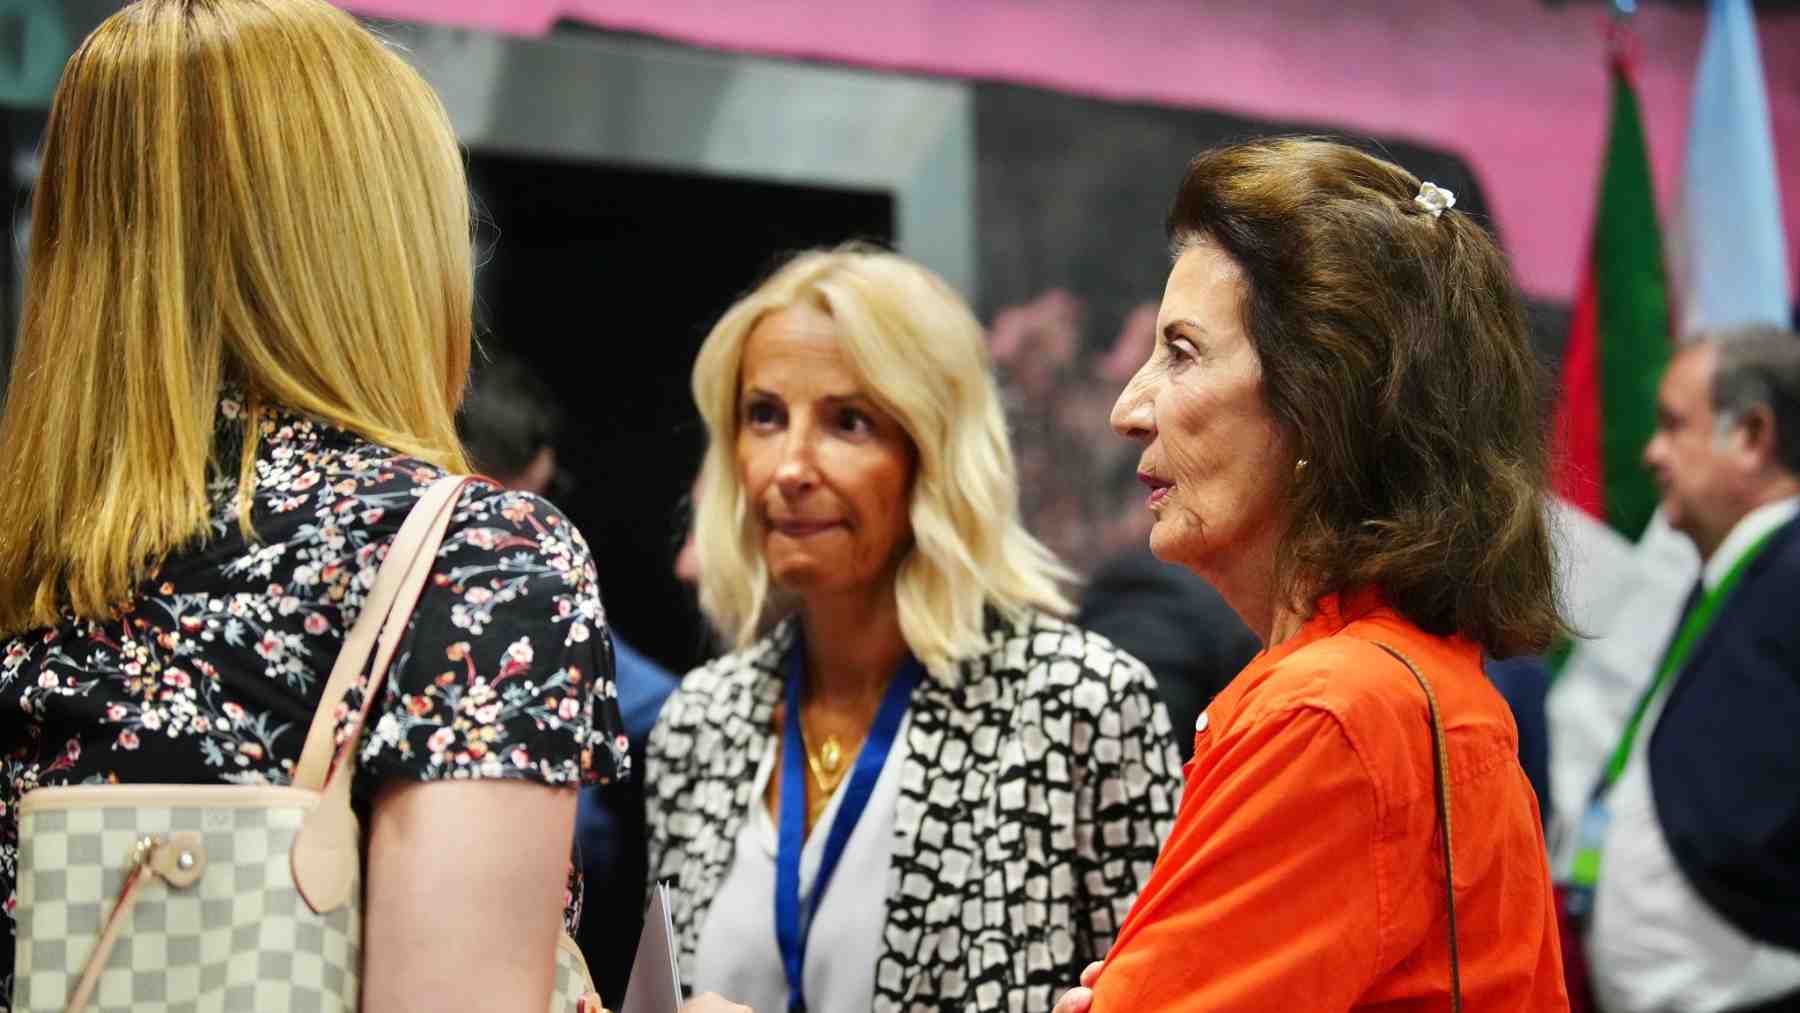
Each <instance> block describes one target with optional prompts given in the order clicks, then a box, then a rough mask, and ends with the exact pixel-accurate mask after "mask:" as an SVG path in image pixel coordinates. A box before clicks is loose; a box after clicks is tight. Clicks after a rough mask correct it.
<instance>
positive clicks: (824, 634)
mask: <svg viewBox="0 0 1800 1013" xmlns="http://www.w3.org/2000/svg"><path fill="white" fill-rule="evenodd" d="M800 620H801V623H802V624H803V626H804V627H805V630H806V690H807V693H808V695H809V696H811V697H812V698H813V699H814V700H815V701H818V702H828V703H831V704H835V705H843V706H847V707H851V708H854V709H857V710H865V709H866V710H867V711H868V712H869V713H870V714H871V715H873V714H874V712H875V710H876V709H877V708H878V707H879V705H880V701H881V694H882V692H883V691H885V690H886V689H887V684H888V681H889V680H890V679H892V678H893V675H894V673H895V672H896V671H897V670H898V669H899V668H900V663H901V661H903V660H904V659H905V658H906V655H907V647H906V637H905V636H904V635H902V634H901V632H900V606H899V603H898V602H897V601H896V600H895V598H894V588H893V585H892V584H885V583H884V584H882V585H880V586H879V587H877V588H875V589H871V590H870V591H868V592H866V593H860V594H842V593H839V594H830V595H820V596H818V597H817V598H813V599H809V600H807V601H805V602H804V603H802V605H801V608H800Z"/></svg>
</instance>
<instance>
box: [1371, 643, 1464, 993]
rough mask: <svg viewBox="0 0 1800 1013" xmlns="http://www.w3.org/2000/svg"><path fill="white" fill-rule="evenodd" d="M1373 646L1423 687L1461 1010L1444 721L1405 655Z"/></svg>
mask: <svg viewBox="0 0 1800 1013" xmlns="http://www.w3.org/2000/svg"><path fill="white" fill-rule="evenodd" d="M1371 643H1373V644H1374V645H1375V646H1376V647H1379V648H1381V649H1382V650H1384V651H1386V652H1388V653H1389V654H1391V655H1393V656H1394V657H1395V658H1396V659H1397V660H1398V661H1399V662H1400V663H1401V664H1402V665H1405V666H1406V670H1407V671H1408V672H1411V673H1412V676H1413V678H1414V679H1417V680H1418V681H1419V688H1420V689H1423V690H1424V691H1425V707H1426V709H1427V710H1429V711H1430V713H1431V759H1432V765H1433V766H1434V767H1436V768H1437V811H1438V831H1439V836H1440V837H1441V838H1442V840H1443V842H1444V910H1445V912H1446V913H1447V914H1448V915H1449V922H1450V1008H1451V1009H1452V1010H1456V1011H1459V1013H1460V1011H1461V1010H1462V962H1461V959H1460V956H1459V954H1458V953H1457V948H1456V867H1455V865H1454V864H1453V863H1452V862H1451V855H1450V754H1449V750H1448V749H1447V748H1445V743H1444V722H1443V719H1442V718H1440V717H1439V716H1438V705H1437V694H1436V693H1433V692H1432V691H1431V683H1429V682H1427V681H1426V680H1425V675H1424V673H1422V672H1420V671H1419V668H1418V666H1417V665H1414V664H1413V663H1412V661H1411V660H1409V659H1408V658H1407V657H1406V655H1404V654H1401V653H1400V652H1399V651H1397V650H1395V649H1394V648H1392V647H1389V646H1388V645H1387V644H1384V643H1382V642H1381V641H1379V640H1375V641H1371Z"/></svg>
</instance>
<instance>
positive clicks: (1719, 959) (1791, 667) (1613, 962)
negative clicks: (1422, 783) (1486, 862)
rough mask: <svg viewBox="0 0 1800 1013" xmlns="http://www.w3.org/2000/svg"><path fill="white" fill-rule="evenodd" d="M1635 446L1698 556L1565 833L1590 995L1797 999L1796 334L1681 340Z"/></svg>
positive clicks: (1616, 1011)
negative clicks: (1607, 756) (1582, 815)
mask: <svg viewBox="0 0 1800 1013" xmlns="http://www.w3.org/2000/svg"><path fill="white" fill-rule="evenodd" d="M1644 461H1645V463H1646V464H1647V465H1648V466H1649V467H1650V469H1651V470H1652V471H1653V472H1654V473H1655V476H1656V480H1657V485H1658V487H1659V489H1660V490H1661V494H1662V510H1663V512H1664V514H1665V515H1666V516H1667V518H1668V520H1669V523H1670V524H1671V525H1672V526H1673V527H1674V528H1675V529H1676V530H1678V531H1680V532H1682V533H1683V534H1685V535H1687V536H1688V537H1689V538H1691V539H1692V540H1693V542H1694V545H1695V547H1696V548H1697V549H1699V552H1700V556H1701V559H1702V560H1703V561H1704V566H1703V571H1702V579H1701V582H1700V584H1699V586H1697V587H1696V588H1695V589H1694V594H1693V595H1692V597H1691V598H1690V599H1689V604H1688V607H1687V609H1686V610H1685V612H1684V613H1683V618H1682V621H1681V623H1680V624H1679V626H1678V628H1677V631H1676V633H1675V635H1674V637H1673V638H1672V639H1671V641H1670V644H1669V647H1668V648H1667V649H1666V650H1665V652H1664V655H1663V659H1662V662H1661V664H1660V666H1659V668H1658V671H1657V672H1656V674H1655V676H1654V677H1653V678H1652V680H1651V683H1650V688H1649V689H1648V690H1647V691H1646V692H1645V694H1644V696H1643V699H1642V701H1641V702H1640V704H1639V706H1638V707H1637V708H1636V710H1635V716H1634V717H1633V718H1632V719H1631V720H1630V722H1629V723H1628V725H1627V728H1626V729H1625V730H1624V731H1623V732H1622V734H1621V738H1620V743H1619V746H1618V748H1617V749H1616V750H1615V753H1614V762H1613V763H1611V764H1609V766H1608V771H1607V772H1606V773H1604V774H1602V775H1601V777H1600V779H1599V782H1598V785H1597V787H1596V789H1595V793H1594V797H1593V802H1592V803H1591V805H1590V807H1589V810H1588V818H1587V819H1586V820H1584V821H1583V828H1584V829H1583V831H1582V832H1581V833H1580V835H1579V836H1581V838H1582V840H1583V843H1584V845H1585V846H1586V847H1587V853H1588V856H1589V858H1590V859H1591V861H1590V862H1589V863H1588V865H1587V868H1588V870H1589V872H1588V873H1582V872H1580V871H1579V870H1580V869H1581V868H1582V859H1581V857H1580V856H1581V855H1582V853H1583V852H1582V850H1581V849H1579V848H1578V849H1577V851H1576V856H1577V858H1576V864H1575V866H1574V868H1575V870H1576V871H1575V872H1574V873H1573V875H1575V876H1577V877H1582V876H1585V877H1586V879H1587V880H1588V882H1589V883H1590V884H1591V888H1592V898H1593V917H1592V921H1591V923H1590V925H1589V928H1588V936H1587V946H1586V949H1587V955H1588V958H1589V964H1590V967H1591V973H1592V978H1593V983H1594V985H1595V993H1596V998H1597V999H1598V1000H1599V1003H1600V1006H1601V1007H1602V1008H1603V1009H1604V1010H1606V1011H1607V1013H1620V1011H1637V1010H1678V1011H1695V1013H1705V1011H1715V1010H1728V1011H1749V1010H1759V1011H1761V1010H1778V1009H1779V1010H1792V1009H1800V520H1796V517H1797V516H1800V337H1797V336H1796V335H1795V334H1793V333H1792V332H1788V331H1783V330H1779V329H1775V328H1756V329H1750V330H1743V331H1737V332H1731V333H1723V334H1718V335H1714V336H1711V337H1710V338H1708V339H1706V340H1701V341H1697V342H1694V343H1691V344H1687V345H1685V346H1683V347H1682V348H1681V349H1680V350H1679V351H1678V352H1677V354H1676V355H1675V357H1674V359H1673V360H1672V361H1671V362H1670V364H1669V369H1668V372H1667V374H1666V375H1665V376H1664V378H1663V381H1662V385H1661V388H1660V390H1659V392H1658V398H1657V429H1656V434H1655V436H1654V438H1653V439H1652V440H1651V441H1650V444H1649V446H1648V448H1647V449H1646V450H1645V453H1644ZM1578 881H1579V880H1578Z"/></svg>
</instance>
